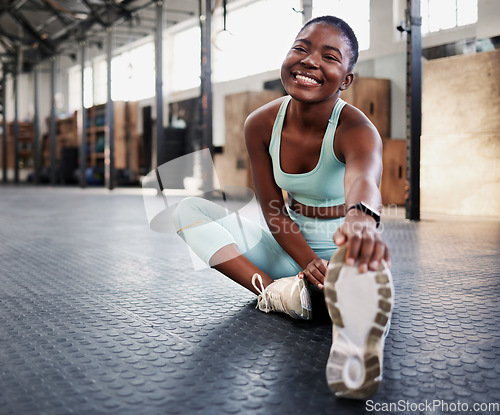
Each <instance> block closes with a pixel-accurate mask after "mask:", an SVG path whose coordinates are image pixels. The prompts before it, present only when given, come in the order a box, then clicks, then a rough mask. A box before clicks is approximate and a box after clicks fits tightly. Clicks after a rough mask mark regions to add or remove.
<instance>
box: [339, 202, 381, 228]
mask: <svg viewBox="0 0 500 415" xmlns="http://www.w3.org/2000/svg"><path fill="white" fill-rule="evenodd" d="M352 209H358V210H360V211H361V212H363V213H364V214H365V215H368V216H371V217H372V218H373V219H375V222H376V224H377V228H378V227H379V226H380V215H379V214H378V213H377V212H375V211H374V210H373V209H372V208H371V207H370V206H368V205H367V204H366V203H364V202H359V203H356V204H355V205H352V206H350V207H349V209H347V212H349V211H350V210H352Z"/></svg>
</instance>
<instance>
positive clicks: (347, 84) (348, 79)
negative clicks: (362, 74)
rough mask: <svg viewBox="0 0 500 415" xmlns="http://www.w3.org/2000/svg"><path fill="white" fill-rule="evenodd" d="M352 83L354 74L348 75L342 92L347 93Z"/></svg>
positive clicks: (341, 88) (341, 87) (343, 83)
mask: <svg viewBox="0 0 500 415" xmlns="http://www.w3.org/2000/svg"><path fill="white" fill-rule="evenodd" d="M352 81H354V74H353V73H348V74H347V75H346V77H345V79H344V81H343V82H342V85H341V86H340V90H341V91H345V90H346V89H347V88H349V87H350V86H351V84H352Z"/></svg>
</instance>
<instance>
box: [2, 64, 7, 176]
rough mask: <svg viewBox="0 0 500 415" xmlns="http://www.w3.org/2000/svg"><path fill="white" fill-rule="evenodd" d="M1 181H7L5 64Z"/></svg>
mask: <svg viewBox="0 0 500 415" xmlns="http://www.w3.org/2000/svg"><path fill="white" fill-rule="evenodd" d="M2 105H3V114H2V126H3V129H2V181H3V182H4V183H7V113H6V108H7V70H6V67H5V64H4V65H3V67H2Z"/></svg>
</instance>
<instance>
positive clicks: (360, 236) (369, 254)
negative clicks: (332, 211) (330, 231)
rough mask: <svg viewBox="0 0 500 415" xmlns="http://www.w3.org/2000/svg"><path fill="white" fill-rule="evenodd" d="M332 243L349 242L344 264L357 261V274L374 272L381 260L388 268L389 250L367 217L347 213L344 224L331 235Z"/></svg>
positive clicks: (339, 244) (370, 219) (341, 243)
mask: <svg viewBox="0 0 500 415" xmlns="http://www.w3.org/2000/svg"><path fill="white" fill-rule="evenodd" d="M351 212H352V211H351ZM333 241H334V242H335V243H336V244H337V245H338V246H341V245H344V244H345V243H347V242H349V246H348V248H347V251H346V259H345V262H346V264H347V265H354V264H355V263H356V262H357V261H359V262H358V269H359V272H362V273H363V272H366V271H368V270H372V271H375V270H376V269H377V268H378V266H379V264H380V262H381V261H382V259H384V260H385V261H386V262H387V263H388V264H389V266H390V256H389V248H388V247H387V244H386V243H385V241H384V240H383V238H382V234H381V232H380V230H379V229H377V227H376V224H375V221H374V219H373V218H371V217H369V216H367V215H363V214H361V213H360V212H357V214H349V213H348V214H347V216H346V220H345V222H344V224H343V225H342V226H341V227H340V228H338V229H337V231H336V232H335V234H334V235H333Z"/></svg>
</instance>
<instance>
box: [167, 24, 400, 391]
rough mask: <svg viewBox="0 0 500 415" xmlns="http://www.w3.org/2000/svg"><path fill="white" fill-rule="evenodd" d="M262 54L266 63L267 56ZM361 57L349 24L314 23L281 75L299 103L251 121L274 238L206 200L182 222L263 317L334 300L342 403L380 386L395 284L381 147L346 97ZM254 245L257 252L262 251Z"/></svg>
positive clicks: (188, 208) (336, 377) (249, 136)
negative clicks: (316, 298) (383, 223)
mask: <svg viewBox="0 0 500 415" xmlns="http://www.w3.org/2000/svg"><path fill="white" fill-rule="evenodd" d="M259 45H260V48H261V49H266V47H265V44H259ZM269 49H273V48H269ZM257 56H258V57H259V59H255V60H256V61H258V62H260V61H261V59H260V58H261V57H262V56H263V53H260V52H259V53H258V54H257ZM357 58H358V42H357V39H356V36H355V35H354V32H353V31H352V29H351V28H350V26H349V25H348V24H347V23H346V22H344V21H343V20H341V19H339V18H337V17H333V16H322V17H319V18H315V19H312V20H310V21H309V22H307V23H306V24H305V25H304V26H303V27H302V29H301V30H300V31H299V33H298V35H297V36H296V38H295V40H294V41H293V44H292V46H291V48H290V49H289V51H288V53H287V54H286V56H285V59H284V60H283V62H282V65H281V81H282V84H283V86H284V88H285V90H286V92H287V94H288V95H287V96H285V97H280V98H278V99H276V100H274V101H271V102H269V103H268V104H266V105H264V106H262V107H260V108H258V109H257V110H255V111H254V112H253V113H252V114H250V116H249V117H248V118H247V120H246V122H245V126H244V132H245V141H246V146H247V150H248V154H249V156H250V162H251V167H252V174H253V183H254V186H255V192H256V195H257V200H258V201H259V203H260V206H261V209H262V213H263V216H264V218H265V220H266V223H267V227H268V229H264V228H261V227H260V226H258V225H257V224H254V223H252V222H250V221H246V220H241V221H239V222H238V221H237V220H236V218H234V215H228V214H227V212H226V211H224V209H222V208H221V207H220V206H218V205H216V204H215V203H213V202H210V201H208V200H204V199H200V198H188V199H185V200H184V201H182V202H180V203H179V204H178V205H177V208H176V211H175V214H174V221H175V225H176V229H178V234H179V236H181V237H182V238H183V239H184V240H185V241H186V242H187V243H188V244H189V246H190V247H191V248H192V249H193V251H194V252H195V253H196V254H197V255H198V256H199V257H200V258H202V259H204V260H205V261H206V262H207V263H208V264H209V265H210V266H211V267H213V268H215V269H216V270H218V271H220V272H221V273H223V274H224V275H226V276H228V277H229V278H231V279H232V280H234V281H235V282H237V283H239V284H241V285H242V286H244V287H245V288H247V289H249V290H250V291H252V292H254V293H255V294H257V295H258V307H259V309H260V310H261V311H263V312H266V313H268V312H270V311H278V312H283V313H286V314H288V315H289V316H291V317H293V318H296V319H304V320H309V319H311V318H312V306H311V294H310V290H315V291H317V292H320V293H321V292H323V293H324V297H325V301H326V303H327V306H328V309H329V312H330V316H331V317H332V320H333V323H334V325H335V327H336V328H335V329H334V330H335V332H336V334H335V335H334V341H333V344H332V349H331V354H330V359H329V361H328V365H327V379H328V383H329V384H330V387H331V389H332V390H333V391H334V392H336V393H337V394H338V395H340V396H345V397H351V398H364V397H366V396H368V395H370V394H371V393H373V392H375V391H376V390H377V388H378V385H379V383H380V380H381V365H382V350H383V333H384V331H385V330H386V328H387V325H388V321H389V317H390V311H391V309H392V282H391V276H390V272H389V269H388V265H387V262H388V261H389V251H388V248H387V245H386V243H385V241H384V239H383V238H382V235H381V233H380V231H379V230H378V229H377V226H378V222H379V214H378V213H377V211H379V209H380V203H381V202H380V193H379V190H378V186H379V184H380V176H381V170H382V160H381V159H382V157H381V155H382V143H381V139H380V136H379V134H378V132H377V130H376V129H375V127H374V126H373V124H372V123H371V122H370V121H369V120H368V118H367V117H366V116H365V115H364V114H363V113H362V112H361V111H360V110H358V109H357V108H355V107H353V106H351V105H349V104H347V103H346V102H345V101H343V100H342V99H340V93H341V91H343V90H346V89H347V88H349V86H350V85H351V83H352V81H353V78H354V74H353V72H352V71H353V67H354V65H355V64H356V61H357ZM283 191H286V192H288V200H289V201H291V202H292V203H290V206H286V205H285V201H284V198H283ZM246 241H254V242H255V243H254V244H252V248H251V249H245V242H246ZM339 247H341V249H339V250H338V253H337V254H336V255H333V254H334V253H335V252H336V251H337V248H339ZM332 255H333V256H332ZM329 260H330V263H329ZM344 265H345V267H346V268H344ZM344 269H345V272H344V271H343V270H344ZM345 273H348V274H349V277H347V278H344V277H345V275H346V274H345ZM337 281H342V282H341V284H340V286H338V285H337ZM351 284H354V285H352V286H351ZM323 289H324V290H323ZM337 294H338V295H337ZM340 297H342V299H341V301H340V302H337V300H338V299H339V298H340ZM353 304H355V305H356V306H355V307H353ZM346 305H347V306H346ZM344 325H345V326H346V327H345V330H343V328H344Z"/></svg>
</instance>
